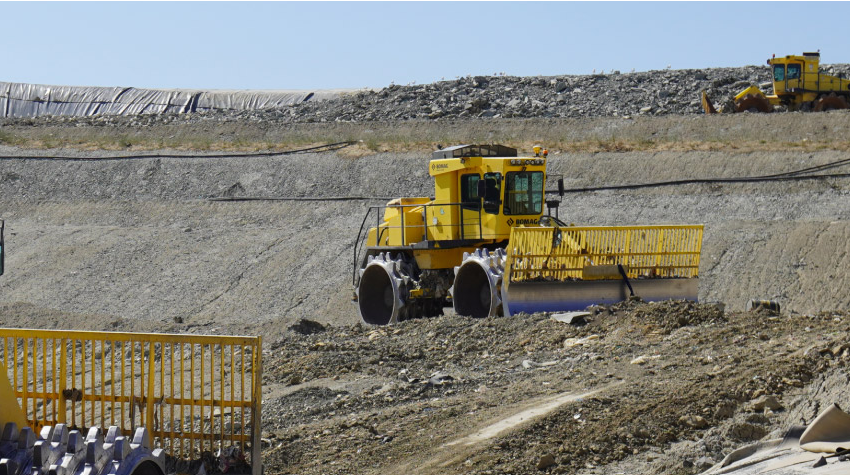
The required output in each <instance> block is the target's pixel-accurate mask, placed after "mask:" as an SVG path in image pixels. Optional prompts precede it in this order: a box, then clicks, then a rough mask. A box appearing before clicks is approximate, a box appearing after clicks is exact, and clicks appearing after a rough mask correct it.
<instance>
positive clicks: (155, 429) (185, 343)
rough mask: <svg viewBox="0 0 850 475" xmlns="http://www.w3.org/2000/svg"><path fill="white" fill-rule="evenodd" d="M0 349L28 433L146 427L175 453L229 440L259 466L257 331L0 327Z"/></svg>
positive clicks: (128, 431)
mask: <svg viewBox="0 0 850 475" xmlns="http://www.w3.org/2000/svg"><path fill="white" fill-rule="evenodd" d="M0 353H1V354H2V361H3V364H4V365H5V368H6V370H7V371H8V376H9V381H10V382H11V385H12V388H13V390H14V392H15V394H16V396H17V398H18V401H19V404H20V406H21V408H22V410H23V412H25V413H26V418H27V421H28V423H29V425H30V426H32V427H33V429H34V430H36V432H37V431H38V430H40V428H41V427H43V426H45V425H54V424H57V423H64V424H68V425H69V426H70V428H80V429H84V430H87V429H88V428H91V427H101V428H102V429H103V430H104V431H105V430H107V429H108V427H109V426H118V427H119V428H120V429H121V430H122V431H123V433H124V434H125V435H132V434H133V432H134V431H135V428H136V427H139V426H145V427H147V429H148V432H149V433H150V434H151V437H152V441H151V442H152V443H153V444H155V446H157V447H161V448H163V449H165V451H166V452H167V453H169V454H170V455H172V456H173V457H178V458H181V459H198V458H200V456H201V454H202V453H203V452H206V451H209V452H211V453H213V454H215V453H216V451H217V450H219V449H221V448H224V447H229V446H236V447H239V448H240V449H241V450H242V453H244V454H245V455H246V457H247V458H248V460H249V462H250V463H251V466H252V472H253V473H254V474H257V475H258V474H259V473H260V469H261V457H260V434H261V430H262V427H261V416H260V414H261V396H262V394H261V388H262V383H261V377H262V340H261V338H260V337H242V336H206V335H204V336H200V335H165V334H155V333H115V332H84V331H64V330H28V329H7V328H3V329H0ZM84 433H85V432H84Z"/></svg>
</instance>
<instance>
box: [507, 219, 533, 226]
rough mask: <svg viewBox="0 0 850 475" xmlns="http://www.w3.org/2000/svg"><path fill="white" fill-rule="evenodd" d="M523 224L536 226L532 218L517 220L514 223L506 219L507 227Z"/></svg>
mask: <svg viewBox="0 0 850 475" xmlns="http://www.w3.org/2000/svg"><path fill="white" fill-rule="evenodd" d="M525 224H537V220H536V219H534V218H531V219H528V218H526V219H517V220H516V221H514V220H513V218H508V226H514V225H516V226H522V225H525Z"/></svg>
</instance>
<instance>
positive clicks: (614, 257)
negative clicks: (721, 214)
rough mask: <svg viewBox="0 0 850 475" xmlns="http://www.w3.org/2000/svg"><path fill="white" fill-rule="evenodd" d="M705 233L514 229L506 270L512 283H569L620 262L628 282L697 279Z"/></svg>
mask: <svg viewBox="0 0 850 475" xmlns="http://www.w3.org/2000/svg"><path fill="white" fill-rule="evenodd" d="M556 232H560V241H558V240H557V239H555V238H556V234H555V233H556ZM702 233H703V226H702V225H678V226H610V227H609V226H586V227H577V226H571V227H563V228H546V227H527V228H526V227H515V228H513V229H511V238H510V241H509V243H508V248H507V263H506V264H507V265H506V271H507V272H508V275H509V278H510V281H511V282H522V281H537V280H543V281H549V280H556V281H566V280H577V279H581V278H582V271H583V269H584V268H585V267H589V266H598V265H617V264H621V265H623V266H624V268H625V269H628V271H627V275H628V277H629V278H630V279H637V278H665V277H666V278H674V277H678V278H693V277H697V276H698V274H699V259H700V253H701V251H702Z"/></svg>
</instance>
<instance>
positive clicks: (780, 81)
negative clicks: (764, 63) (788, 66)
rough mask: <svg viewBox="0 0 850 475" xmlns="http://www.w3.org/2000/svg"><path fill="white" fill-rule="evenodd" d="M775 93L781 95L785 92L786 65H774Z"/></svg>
mask: <svg viewBox="0 0 850 475" xmlns="http://www.w3.org/2000/svg"><path fill="white" fill-rule="evenodd" d="M773 93H774V94H775V95H777V96H778V95H780V94H784V93H785V65H784V64H774V65H773Z"/></svg>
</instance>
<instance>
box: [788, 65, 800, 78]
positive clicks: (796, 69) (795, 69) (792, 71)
mask: <svg viewBox="0 0 850 475" xmlns="http://www.w3.org/2000/svg"><path fill="white" fill-rule="evenodd" d="M800 69H801V68H800V65H799V64H789V65H788V79H800Z"/></svg>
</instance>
